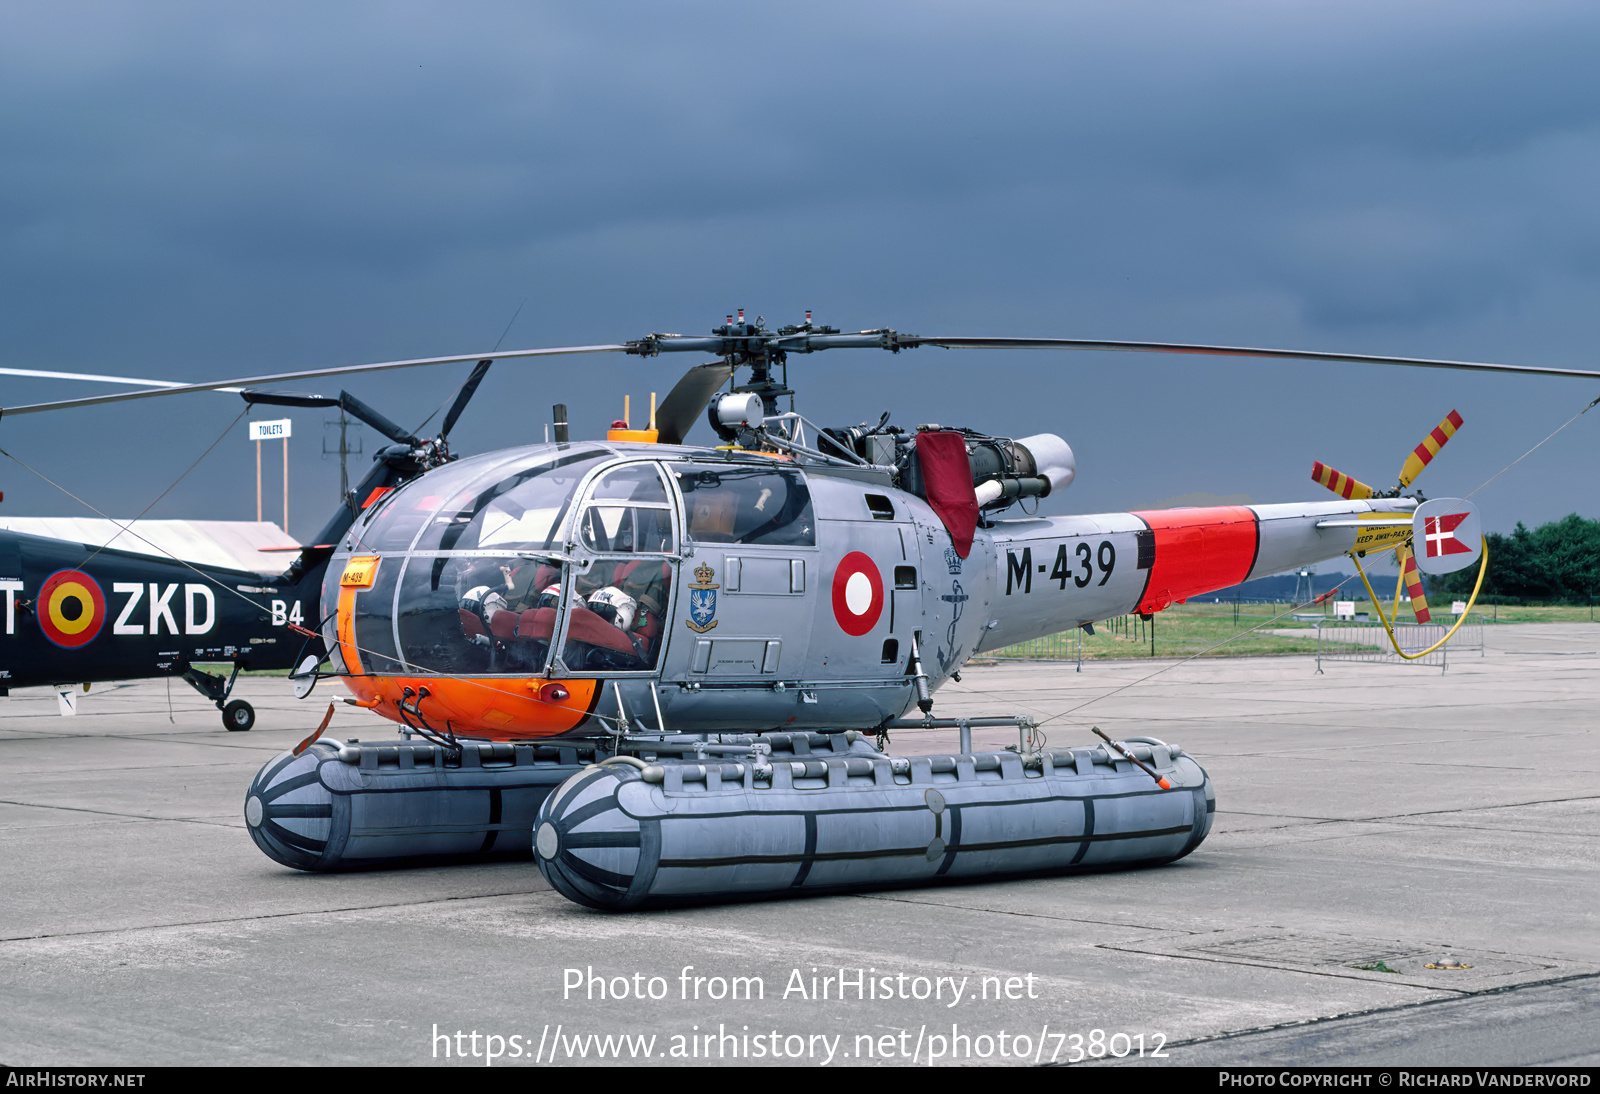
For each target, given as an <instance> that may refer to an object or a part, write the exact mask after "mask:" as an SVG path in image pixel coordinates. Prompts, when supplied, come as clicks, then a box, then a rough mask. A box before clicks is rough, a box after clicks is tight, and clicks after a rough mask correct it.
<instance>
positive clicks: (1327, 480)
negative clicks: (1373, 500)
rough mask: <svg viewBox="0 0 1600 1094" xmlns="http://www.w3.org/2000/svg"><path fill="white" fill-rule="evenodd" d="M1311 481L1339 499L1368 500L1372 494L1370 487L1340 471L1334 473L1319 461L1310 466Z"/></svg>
mask: <svg viewBox="0 0 1600 1094" xmlns="http://www.w3.org/2000/svg"><path fill="white" fill-rule="evenodd" d="M1311 481H1312V482H1314V483H1316V484H1317V485H1318V486H1326V487H1327V488H1328V489H1329V490H1332V491H1333V492H1334V493H1335V494H1338V495H1339V496H1340V497H1341V498H1370V497H1372V494H1373V489H1372V487H1370V486H1368V485H1367V484H1366V483H1364V482H1362V481H1360V480H1359V479H1352V478H1351V477H1350V476H1349V475H1346V474H1345V473H1344V472H1342V471H1335V470H1334V469H1333V468H1331V467H1329V466H1328V465H1327V464H1325V463H1323V462H1322V461H1321V460H1318V461H1317V462H1316V463H1314V464H1312V465H1311Z"/></svg>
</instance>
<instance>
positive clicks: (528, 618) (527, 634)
mask: <svg viewBox="0 0 1600 1094" xmlns="http://www.w3.org/2000/svg"><path fill="white" fill-rule="evenodd" d="M555 629H556V610H555V609H554V608H529V609H528V610H527V611H525V612H523V613H522V615H520V616H519V617H518V618H517V637H518V638H523V639H534V638H543V639H544V640H545V641H546V642H548V641H549V640H550V636H551V635H552V634H554V633H555Z"/></svg>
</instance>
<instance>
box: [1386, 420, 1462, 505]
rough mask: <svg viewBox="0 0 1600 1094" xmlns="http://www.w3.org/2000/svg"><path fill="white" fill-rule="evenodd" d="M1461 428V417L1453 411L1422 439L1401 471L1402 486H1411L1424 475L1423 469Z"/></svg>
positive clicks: (1407, 458)
mask: <svg viewBox="0 0 1600 1094" xmlns="http://www.w3.org/2000/svg"><path fill="white" fill-rule="evenodd" d="M1460 428H1461V415H1459V414H1457V413H1456V412H1455V411H1453V410H1452V411H1451V412H1450V413H1449V414H1447V415H1445V419H1444V421H1442V422H1440V423H1439V425H1438V426H1437V427H1436V428H1435V429H1434V431H1433V432H1432V433H1429V434H1428V435H1427V436H1426V437H1424V438H1422V443H1421V444H1419V445H1417V447H1416V448H1414V449H1412V450H1411V455H1409V456H1407V457H1406V462H1405V466H1404V467H1402V468H1401V469H1400V485H1401V486H1402V487H1405V486H1410V485H1411V480H1413V479H1415V478H1416V477H1417V476H1418V475H1420V474H1422V469H1423V468H1424V467H1427V466H1428V464H1429V463H1431V462H1432V461H1433V458H1434V457H1435V456H1437V455H1438V454H1439V449H1441V448H1443V447H1444V443H1445V442H1446V441H1448V440H1449V439H1450V438H1451V437H1454V436H1455V435H1456V430H1458V429H1460Z"/></svg>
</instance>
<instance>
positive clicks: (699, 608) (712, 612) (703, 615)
mask: <svg viewBox="0 0 1600 1094" xmlns="http://www.w3.org/2000/svg"><path fill="white" fill-rule="evenodd" d="M716 576H717V571H715V570H713V569H712V568H711V567H710V566H707V565H706V564H705V563H703V562H702V563H701V564H700V565H698V566H696V567H695V568H694V583H693V584H691V585H690V586H689V618H688V619H685V620H684V625H685V626H687V627H688V628H689V629H690V630H691V631H699V632H700V633H701V634H704V633H705V632H706V631H709V630H711V629H712V628H713V627H715V626H716V625H717V589H718V588H719V586H716V585H713V584H712V583H711V579H712V578H714V577H716Z"/></svg>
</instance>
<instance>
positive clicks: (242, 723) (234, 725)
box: [222, 699, 256, 733]
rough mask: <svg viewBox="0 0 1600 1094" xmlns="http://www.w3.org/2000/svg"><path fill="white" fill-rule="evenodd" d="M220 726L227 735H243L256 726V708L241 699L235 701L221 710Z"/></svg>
mask: <svg viewBox="0 0 1600 1094" xmlns="http://www.w3.org/2000/svg"><path fill="white" fill-rule="evenodd" d="M222 724H223V725H224V726H225V727H227V730H228V732H229V733H243V732H245V731H246V730H248V729H249V728H250V727H251V726H253V725H255V724H256V708H255V707H253V706H251V705H250V704H249V703H247V702H245V701H244V700H243V699H235V700H234V701H233V702H231V703H229V704H228V705H227V706H225V707H223V708H222Z"/></svg>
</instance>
